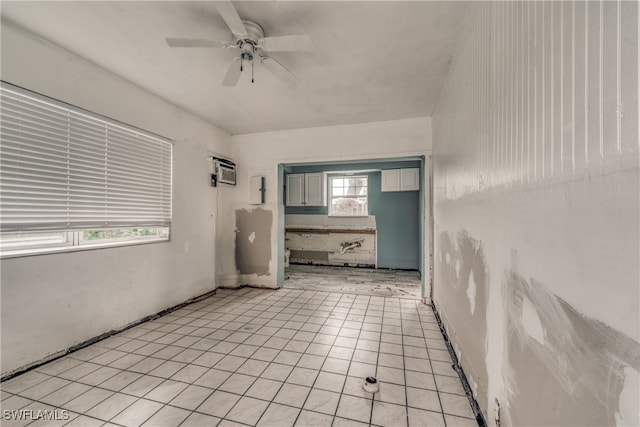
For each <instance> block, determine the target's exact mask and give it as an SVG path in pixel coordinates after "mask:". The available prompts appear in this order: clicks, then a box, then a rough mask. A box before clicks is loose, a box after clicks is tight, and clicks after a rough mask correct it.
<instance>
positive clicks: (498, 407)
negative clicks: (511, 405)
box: [493, 398, 500, 427]
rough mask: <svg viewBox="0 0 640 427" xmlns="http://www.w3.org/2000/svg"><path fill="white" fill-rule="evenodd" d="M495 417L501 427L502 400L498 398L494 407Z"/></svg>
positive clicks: (498, 426) (497, 424)
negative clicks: (499, 400)
mask: <svg viewBox="0 0 640 427" xmlns="http://www.w3.org/2000/svg"><path fill="white" fill-rule="evenodd" d="M493 417H494V420H495V422H496V426H497V427H500V402H498V399H497V398H496V404H495V405H494V407H493Z"/></svg>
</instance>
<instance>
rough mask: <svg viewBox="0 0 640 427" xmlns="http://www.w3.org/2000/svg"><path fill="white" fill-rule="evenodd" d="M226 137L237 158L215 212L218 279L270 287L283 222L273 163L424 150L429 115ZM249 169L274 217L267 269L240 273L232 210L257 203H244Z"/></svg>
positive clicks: (229, 283)
mask: <svg viewBox="0 0 640 427" xmlns="http://www.w3.org/2000/svg"><path fill="white" fill-rule="evenodd" d="M231 141H232V145H233V158H234V160H235V161H236V162H237V164H238V185H237V190H238V191H235V192H234V193H233V194H232V198H231V199H230V200H228V203H225V205H224V206H221V211H220V218H221V219H222V218H224V221H226V225H221V226H220V227H219V230H220V233H221V234H220V237H221V239H222V240H223V241H224V243H223V246H224V247H225V248H227V249H226V250H225V251H220V252H219V254H218V255H219V256H218V259H217V263H216V265H218V266H219V270H218V277H219V282H218V283H220V284H223V285H226V286H236V285H238V284H240V285H244V284H252V285H258V286H265V287H272V288H273V287H276V286H277V260H278V259H277V258H278V237H279V236H278V232H277V230H278V224H279V221H280V222H281V223H284V210H283V208H282V207H281V206H280V205H279V203H282V196H281V195H280V200H278V196H279V193H280V192H281V191H282V190H281V188H279V187H278V164H281V163H305V162H330V161H341V160H345V161H346V160H361V159H365V160H366V159H382V158H392V157H403V156H419V155H425V156H426V155H428V154H429V153H430V150H431V120H430V118H427V117H422V118H415V119H404V120H393V121H387V122H374V123H363V124H355V125H342V126H327V127H320V128H308V129H296V130H288V131H279V132H266V133H257V134H248V135H234V136H233V137H232V138H231ZM254 175H264V176H265V177H266V187H267V192H266V203H265V204H264V205H262V206H260V208H261V209H265V210H267V211H269V212H271V213H272V219H273V221H272V225H271V229H270V230H269V236H270V240H271V242H270V248H271V261H270V263H269V274H268V275H255V274H252V275H242V274H240V273H239V271H238V269H237V267H236V262H235V233H234V232H233V230H234V228H235V212H236V211H238V210H243V209H247V210H252V209H255V208H256V206H251V205H249V204H248V197H249V190H248V187H247V183H248V180H249V177H250V176H254ZM427 175H428V174H427ZM425 200H428V191H425ZM223 233H227V234H223ZM428 241H429V238H428V236H425V248H426V247H427V246H428ZM424 271H428V268H427V269H424ZM426 282H427V283H428V282H429V281H428V279H426ZM427 293H428V292H427Z"/></svg>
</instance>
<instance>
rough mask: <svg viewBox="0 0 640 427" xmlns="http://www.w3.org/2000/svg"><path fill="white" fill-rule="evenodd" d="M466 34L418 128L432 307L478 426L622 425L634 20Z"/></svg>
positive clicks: (632, 267)
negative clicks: (426, 168)
mask: <svg viewBox="0 0 640 427" xmlns="http://www.w3.org/2000/svg"><path fill="white" fill-rule="evenodd" d="M472 17H473V19H471V20H470V25H469V27H468V28H467V30H466V32H465V34H464V37H462V38H461V40H460V42H459V44H458V47H457V50H456V53H455V55H454V58H453V61H452V65H451V67H450V72H449V76H448V78H447V83H446V85H445V87H444V89H443V93H442V95H441V97H440V99H439V101H438V105H437V107H436V110H435V113H434V116H433V129H434V135H433V139H434V196H435V213H434V217H435V230H434V234H435V253H434V255H435V285H434V286H435V289H434V301H435V304H436V307H437V308H438V310H439V311H440V313H441V314H442V317H443V319H444V322H445V325H446V329H447V331H448V332H449V335H450V338H451V340H452V342H453V343H454V347H455V348H456V350H457V352H458V355H459V358H460V361H461V363H462V366H463V368H464V370H465V372H466V374H467V376H468V378H469V380H470V383H471V386H472V388H473V390H474V392H475V394H476V396H477V399H478V400H479V403H480V406H481V408H482V409H483V412H484V414H485V416H486V418H487V421H488V422H489V424H494V423H495V421H494V407H495V404H494V402H495V399H498V401H499V402H500V406H501V409H502V413H501V415H502V425H511V424H513V425H613V424H617V425H639V424H640V419H639V402H640V398H639V389H640V385H639V377H640V374H639V371H640V317H639V309H640V291H639V283H640V269H639V259H640V251H639V218H640V209H639V204H640V203H639V189H640V185H639V167H638V164H639V153H640V149H639V145H640V142H639V138H638V3H637V2H607V1H605V2H598V1H592V2H588V3H583V2H496V3H482V4H477V5H475V6H474V12H473V15H472Z"/></svg>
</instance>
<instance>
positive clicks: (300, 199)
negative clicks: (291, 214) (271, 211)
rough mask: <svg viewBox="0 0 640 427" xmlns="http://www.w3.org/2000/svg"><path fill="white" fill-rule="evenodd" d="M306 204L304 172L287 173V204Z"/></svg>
mask: <svg viewBox="0 0 640 427" xmlns="http://www.w3.org/2000/svg"><path fill="white" fill-rule="evenodd" d="M303 205H304V174H303V173H296V174H289V175H287V206H303Z"/></svg>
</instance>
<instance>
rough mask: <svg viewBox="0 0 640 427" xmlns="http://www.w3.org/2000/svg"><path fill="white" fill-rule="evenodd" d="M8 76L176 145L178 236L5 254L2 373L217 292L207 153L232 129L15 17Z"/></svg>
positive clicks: (6, 42)
mask: <svg viewBox="0 0 640 427" xmlns="http://www.w3.org/2000/svg"><path fill="white" fill-rule="evenodd" d="M1 76H2V79H3V80H5V81H8V82H10V83H13V84H16V85H18V86H22V87H25V88H27V89H30V90H33V91H36V92H39V93H42V94H44V95H48V96H51V97H53V98H57V99H60V100H62V101H65V102H68V103H71V104H74V105H77V106H80V107H83V108H86V109H88V110H90V111H94V112H96V113H100V114H103V115H105V116H108V117H112V118H114V119H117V120H120V121H122V122H125V123H128V124H131V125H134V126H137V127H140V128H142V129H145V130H149V131H152V132H155V133H157V134H160V135H163V136H165V137H167V138H170V139H173V140H174V141H175V145H174V163H173V221H172V227H171V242H168V243H157V244H147V245H140V246H129V247H124V248H113V249H101V250H90V251H82V252H74V253H63V254H51V255H39V256H30V257H23V258H15V259H5V260H2V262H1V269H2V272H1V279H2V312H1V319H2V348H1V352H2V374H6V373H8V372H11V371H13V370H15V369H17V368H20V367H24V366H26V365H29V364H31V363H33V362H36V361H39V360H42V359H43V358H46V357H47V356H49V355H52V354H54V353H56V352H59V351H61V350H64V349H66V348H68V347H70V346H72V345H74V344H77V343H80V342H82V341H84V340H87V339H89V338H92V337H94V336H98V335H100V334H102V333H104V332H106V331H109V330H111V329H114V328H118V327H122V326H124V325H127V324H129V323H131V322H133V321H136V320H138V319H141V318H143V317H145V316H147V315H150V314H153V313H156V312H158V311H160V310H162V309H165V308H167V307H170V306H173V305H175V304H178V303H181V302H183V301H185V300H187V299H189V298H191V297H194V296H197V295H200V294H203V293H205V292H207V291H210V290H212V289H214V287H215V274H216V269H215V264H214V260H215V243H214V240H215V235H214V234H215V229H214V215H215V214H216V212H215V211H214V209H215V197H216V196H217V195H216V189H213V188H210V187H209V183H208V176H209V173H210V171H209V165H208V163H207V161H206V155H207V153H208V152H216V153H220V154H223V155H230V144H229V142H230V136H229V134H227V133H226V132H224V131H222V130H220V129H218V128H216V127H213V126H211V125H209V124H207V123H205V122H204V121H202V120H200V119H198V118H196V117H194V116H192V115H189V114H187V113H185V112H184V111H182V110H180V109H178V108H177V107H175V106H173V105H171V104H169V103H167V102H165V101H163V100H162V99H160V98H158V97H156V96H154V95H151V94H150V93H148V92H145V91H143V90H142V89H140V88H139V87H137V86H134V85H133V84H131V83H128V82H127V81H125V80H123V79H121V78H119V77H118V76H115V75H113V74H111V73H109V72H107V71H105V70H103V69H100V68H99V67H97V66H95V65H94V64H92V63H89V62H87V61H85V60H83V59H81V58H79V57H77V56H74V55H73V54H71V53H69V52H66V51H64V50H62V49H60V48H58V47H56V46H53V45H51V44H50V43H48V42H46V41H45V40H42V39H39V38H38V37H36V36H34V35H33V34H30V33H28V32H26V31H24V30H22V29H19V28H16V27H15V26H13V25H11V24H10V23H7V22H2V68H1Z"/></svg>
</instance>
